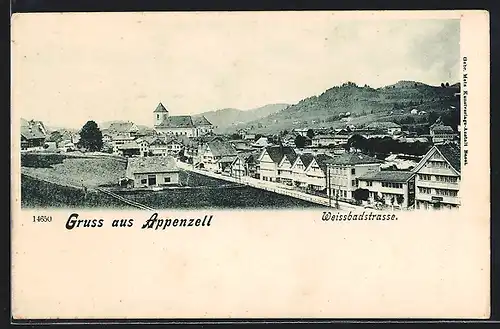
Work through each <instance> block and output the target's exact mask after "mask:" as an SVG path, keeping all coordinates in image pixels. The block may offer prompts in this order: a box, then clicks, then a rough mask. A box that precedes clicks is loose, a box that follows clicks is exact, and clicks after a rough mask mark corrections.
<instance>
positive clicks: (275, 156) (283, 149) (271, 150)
mask: <svg viewBox="0 0 500 329" xmlns="http://www.w3.org/2000/svg"><path fill="white" fill-rule="evenodd" d="M266 152H267V154H269V157H270V158H271V159H272V160H273V162H274V163H280V161H281V160H282V159H283V157H284V156H285V155H286V156H287V159H288V161H290V163H294V162H295V159H296V158H297V154H296V153H295V150H294V149H293V148H291V147H289V146H271V147H267V148H266Z"/></svg>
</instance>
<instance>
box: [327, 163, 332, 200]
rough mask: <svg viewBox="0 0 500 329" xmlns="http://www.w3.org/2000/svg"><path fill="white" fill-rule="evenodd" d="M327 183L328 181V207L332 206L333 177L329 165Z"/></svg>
mask: <svg viewBox="0 0 500 329" xmlns="http://www.w3.org/2000/svg"><path fill="white" fill-rule="evenodd" d="M327 168H328V169H327V170H326V173H327V176H326V178H327V183H328V207H330V208H331V207H332V178H331V177H330V166H328V165H327Z"/></svg>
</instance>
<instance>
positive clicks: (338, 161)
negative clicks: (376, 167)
mask: <svg viewBox="0 0 500 329" xmlns="http://www.w3.org/2000/svg"><path fill="white" fill-rule="evenodd" d="M325 162H326V163H327V164H332V165H359V164H370V163H383V162H384V161H382V160H379V159H375V158H373V157H371V156H368V155H366V154H363V153H343V154H341V155H339V156H336V157H333V158H332V159H330V160H327V161H325Z"/></svg>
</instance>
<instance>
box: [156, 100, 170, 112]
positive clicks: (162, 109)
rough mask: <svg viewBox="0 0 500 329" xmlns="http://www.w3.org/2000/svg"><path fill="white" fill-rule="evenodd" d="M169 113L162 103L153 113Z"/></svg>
mask: <svg viewBox="0 0 500 329" xmlns="http://www.w3.org/2000/svg"><path fill="white" fill-rule="evenodd" d="M160 112H161V113H168V111H167V109H166V108H165V106H163V104H162V103H161V102H160V103H158V106H157V107H156V109H155V110H154V111H153V113H160Z"/></svg>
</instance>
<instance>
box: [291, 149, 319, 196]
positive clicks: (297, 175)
mask: <svg viewBox="0 0 500 329" xmlns="http://www.w3.org/2000/svg"><path fill="white" fill-rule="evenodd" d="M313 159H314V155H313V154H311V153H303V154H301V155H299V156H298V157H297V159H295V162H294V164H293V166H292V177H293V184H294V186H295V187H299V188H302V189H307V186H308V184H309V180H308V177H307V174H306V168H308V167H309V165H310V164H311V162H312V161H313Z"/></svg>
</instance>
